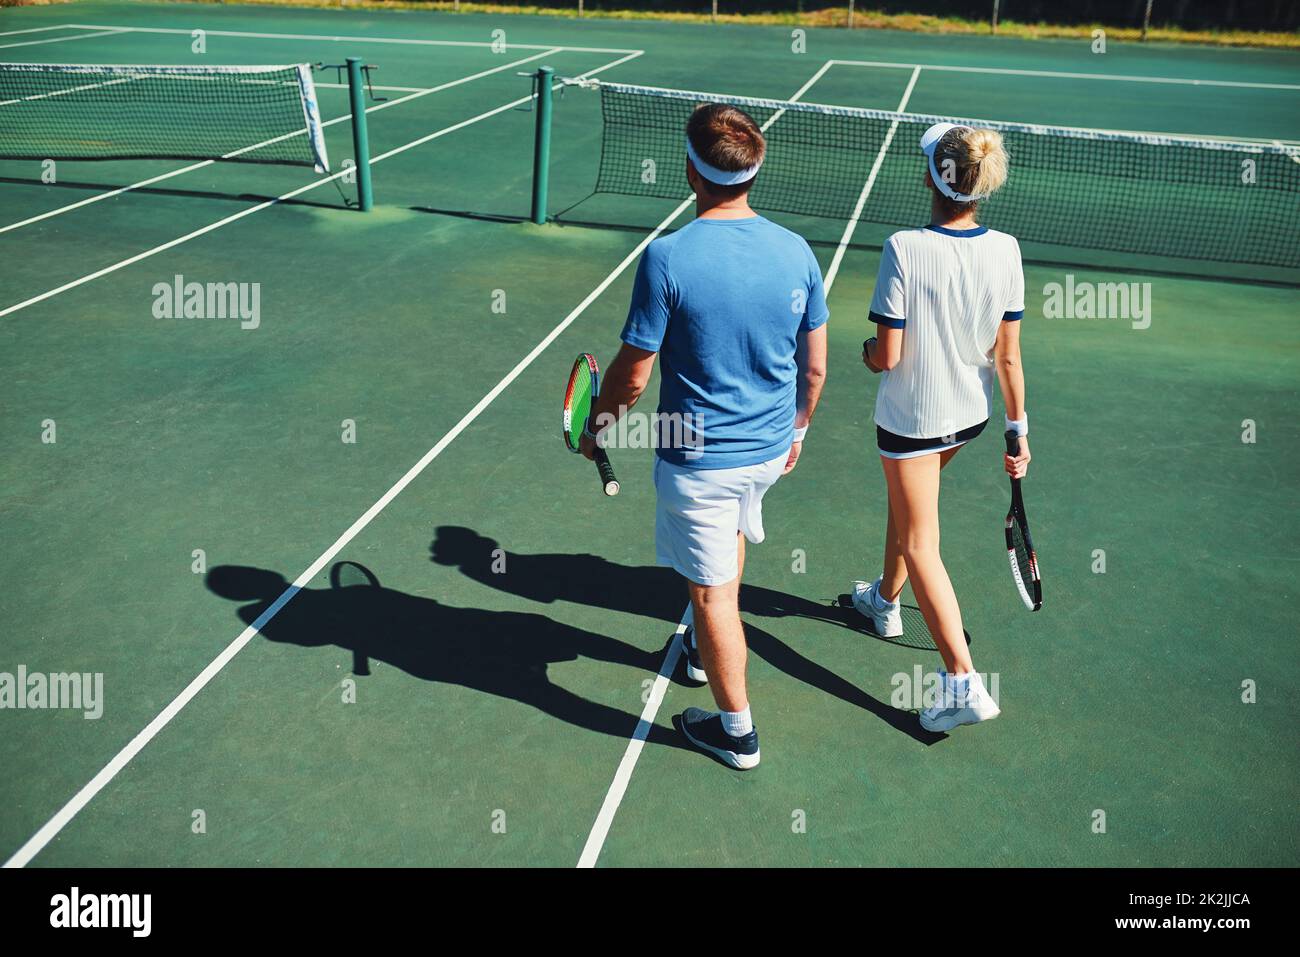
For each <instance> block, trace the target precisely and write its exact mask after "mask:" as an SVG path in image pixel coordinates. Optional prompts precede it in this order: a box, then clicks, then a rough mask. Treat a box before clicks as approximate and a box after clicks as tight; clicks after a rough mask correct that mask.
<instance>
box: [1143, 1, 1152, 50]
mask: <svg viewBox="0 0 1300 957" xmlns="http://www.w3.org/2000/svg"><path fill="white" fill-rule="evenodd" d="M1150 27H1151V0H1147V10H1146V13H1144V14H1143V15H1142V39H1143V40H1145V39H1146V38H1147V30H1148V29H1150Z"/></svg>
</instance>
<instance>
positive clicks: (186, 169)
mask: <svg viewBox="0 0 1300 957" xmlns="http://www.w3.org/2000/svg"><path fill="white" fill-rule="evenodd" d="M552 49H554V48H552ZM550 52H551V51H550V50H545V51H543V52H541V53H534V54H533V55H532V56H528V57H524V58H523V59H520V60H515V61H514V62H513V63H506V64H504V65H502V66H495V67H493V68H492V69H490V70H484V71H482V72H481V73H474V74H472V75H470V76H463V77H461V78H460V79H458V80H449V81H448V82H446V83H443V84H441V85H440V86H433V87H429V88H428V89H419V88H417V89H416V90H415V92H414V93H412V94H411V95H410V96H403V97H399V98H398V99H396V100H388V101H386V102H384V103H376V104H375V105H374V106H369V107H366V114H367V115H369V114H371V113H375V112H378V111H379V110H386V109H388V108H389V107H390V106H397V105H398V104H399V103H405V102H407V101H408V100H414V99H416V98H417V97H421V96H427V95H428V94H430V93H440V92H442V91H443V90H448V89H451V88H452V87H453V86H460V85H461V84H462V83H469V82H470V81H471V80H478V79H481V78H483V77H485V76H488V75H490V74H492V73H500V72H501V71H502V70H510V69H513V68H514V67H517V66H520V65H522V64H524V63H528V62H529V61H530V60H540V59H541V58H542V57H544V56H547V55H549V54H550ZM623 59H624V60H626V59H629V58H628V57H624V58H623ZM618 62H620V63H621V62H623V60H620V61H618ZM316 85H317V86H323V85H326V84H320V83H318V84H316ZM328 85H330V86H334V85H335V84H328ZM344 86H346V84H344ZM375 89H383V88H381V87H376V88H375ZM387 89H393V90H396V89H401V88H400V87H388V88H387ZM350 119H352V114H350V113H344V114H343V115H342V116H336V117H335V118H334V119H332V120H326V121H325V122H323V123H321V127H322V128H323V127H326V126H333V125H334V124H335V123H343V122H345V121H347V120H350ZM306 132H307V129H306V127H304V128H303V129H300V130H295V131H294V132H292V133H285V134H284V135H282V136H277V137H275V138H274V139H269V140H263V141H262V142H261V143H254V144H253V145H252V146H245V147H242V148H241V149H237V150H235V151H234V152H232V153H227V154H225V156H223V157H222V159H230V158H232V157H235V156H239V155H240V154H241V153H247V152H249V151H250V150H256V149H261V148H262V147H264V146H270V145H271V144H272V143H278V142H280V141H281V140H287V139H289V138H290V137H293V136H301V135H303V134H304V133H306ZM216 162H217V160H202V161H201V162H198V163H192V164H191V165H189V166H183V167H181V168H180V169H174V170H172V171H170V172H168V173H162V174H160V175H158V176H154V177H151V178H149V179H142V180H140V182H138V183H132V184H131V185H130V186H122V187H119V188H118V189H112V190H108V191H107V192H104V193H99V194H97V195H95V196H88V197H87V198H85V199H81V200H78V201H77V202H75V203H69V204H68V205H67V206H60V207H58V208H57V209H51V210H49V211H48V212H44V213H38V214H37V215H35V216H30V217H28V218H27V219H23V220H19V221H18V222H16V223H10V224H8V225H7V226H0V233H7V232H9V231H10V230H13V229H20V228H22V227H23V226H30V225H31V224H32V223H39V222H40V221H41V220H43V219H49V218H50V217H52V216H60V215H62V214H63V213H67V212H71V211H72V210H74V209H80V208H81V207H83V206H89V205H90V204H91V203H98V202H100V201H101V200H105V199H111V198H112V197H114V196H120V195H122V194H123V193H127V192H130V191H131V190H133V189H141V188H143V187H145V186H152V185H153V184H154V183H160V182H162V181H163V180H165V179H171V178H172V177H173V176H180V175H182V174H183V173H192V172H194V170H196V169H202V168H203V167H205V166H211V165H212V164H213V163H216ZM0 315H3V313H0Z"/></svg>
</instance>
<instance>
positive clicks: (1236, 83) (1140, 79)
mask: <svg viewBox="0 0 1300 957" xmlns="http://www.w3.org/2000/svg"><path fill="white" fill-rule="evenodd" d="M832 62H834V63H835V64H836V65H838V66H877V67H886V68H890V69H898V70H910V69H912V68H913V67H920V68H921V69H923V70H942V71H945V72H948V73H995V74H1000V75H1003V76H1042V77H1053V78H1056V79H1062V80H1114V81H1117V82H1120V83H1172V84H1175V85H1178V86H1228V87H1239V88H1244V89H1249V90H1300V85H1297V84H1293V83H1250V82H1246V81H1244V80H1196V79H1189V78H1184V77H1176V76H1125V75H1122V74H1118V73H1062V72H1059V71H1056V70H1013V69H1010V68H1007V67H991V66H945V65H943V64H938V63H892V62H890V61H888V60H834V61H832Z"/></svg>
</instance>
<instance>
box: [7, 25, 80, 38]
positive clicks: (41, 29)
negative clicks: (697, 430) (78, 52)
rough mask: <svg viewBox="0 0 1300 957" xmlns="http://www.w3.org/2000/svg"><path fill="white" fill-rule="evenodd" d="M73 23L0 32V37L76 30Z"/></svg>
mask: <svg viewBox="0 0 1300 957" xmlns="http://www.w3.org/2000/svg"><path fill="white" fill-rule="evenodd" d="M75 29H77V27H74V26H73V25H72V23H56V25H55V26H32V27H27V29H26V30H0V36H17V35H18V34H44V33H49V31H51V30H75Z"/></svg>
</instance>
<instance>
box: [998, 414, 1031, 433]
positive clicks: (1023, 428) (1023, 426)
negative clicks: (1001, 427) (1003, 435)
mask: <svg viewBox="0 0 1300 957" xmlns="http://www.w3.org/2000/svg"><path fill="white" fill-rule="evenodd" d="M1003 418H1004V419H1006V422H1007V431H1008V432H1014V433H1016V435H1028V434H1029V413H1028V412H1026V413H1025V417H1024V418H1023V419H1018V420H1017V419H1011V418H1007V416H1005V415H1004V416H1003Z"/></svg>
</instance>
